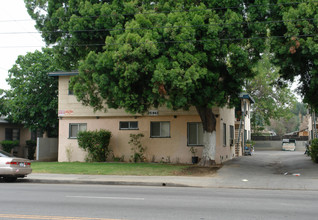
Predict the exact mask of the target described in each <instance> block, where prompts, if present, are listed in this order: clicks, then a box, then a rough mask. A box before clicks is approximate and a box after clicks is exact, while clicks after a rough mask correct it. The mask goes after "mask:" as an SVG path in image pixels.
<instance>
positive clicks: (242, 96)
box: [239, 92, 255, 104]
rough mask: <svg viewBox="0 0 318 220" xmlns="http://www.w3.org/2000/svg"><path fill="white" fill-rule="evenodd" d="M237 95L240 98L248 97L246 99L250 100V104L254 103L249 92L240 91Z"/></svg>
mask: <svg viewBox="0 0 318 220" xmlns="http://www.w3.org/2000/svg"><path fill="white" fill-rule="evenodd" d="M239 97H240V98H241V99H248V100H250V102H251V103H252V104H253V103H255V100H254V99H253V97H252V96H251V95H250V94H248V93H246V92H241V93H240V96H239Z"/></svg>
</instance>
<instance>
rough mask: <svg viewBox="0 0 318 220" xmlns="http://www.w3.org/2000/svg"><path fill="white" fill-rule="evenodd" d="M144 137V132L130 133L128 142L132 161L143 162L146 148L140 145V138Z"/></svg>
mask: <svg viewBox="0 0 318 220" xmlns="http://www.w3.org/2000/svg"><path fill="white" fill-rule="evenodd" d="M142 137H144V134H142V133H139V134H130V140H129V142H128V144H130V145H131V146H132V148H131V150H132V155H131V161H132V162H135V163H137V162H145V161H146V157H145V156H144V152H145V150H146V147H144V146H142V144H141V138H142Z"/></svg>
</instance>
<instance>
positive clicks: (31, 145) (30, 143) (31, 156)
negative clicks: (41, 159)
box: [26, 140, 36, 160]
mask: <svg viewBox="0 0 318 220" xmlns="http://www.w3.org/2000/svg"><path fill="white" fill-rule="evenodd" d="M26 145H27V147H28V159H29V160H34V153H35V149H36V141H34V140H27V141H26Z"/></svg>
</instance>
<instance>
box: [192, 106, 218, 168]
mask: <svg viewBox="0 0 318 220" xmlns="http://www.w3.org/2000/svg"><path fill="white" fill-rule="evenodd" d="M196 109H197V112H198V113H199V115H200V118H201V122H202V125H203V131H204V132H203V144H204V148H203V151H202V158H201V161H200V163H199V165H200V166H209V165H213V164H215V150H216V118H215V115H214V114H213V112H212V108H209V107H196Z"/></svg>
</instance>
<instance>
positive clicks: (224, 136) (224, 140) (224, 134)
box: [223, 123, 227, 147]
mask: <svg viewBox="0 0 318 220" xmlns="http://www.w3.org/2000/svg"><path fill="white" fill-rule="evenodd" d="M226 133H227V132H226V123H223V146H224V147H225V146H226V143H227V134H226Z"/></svg>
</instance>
